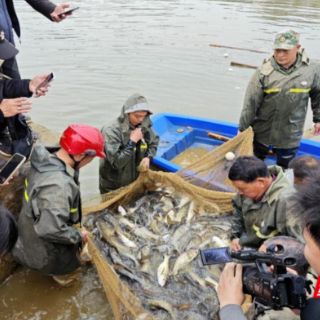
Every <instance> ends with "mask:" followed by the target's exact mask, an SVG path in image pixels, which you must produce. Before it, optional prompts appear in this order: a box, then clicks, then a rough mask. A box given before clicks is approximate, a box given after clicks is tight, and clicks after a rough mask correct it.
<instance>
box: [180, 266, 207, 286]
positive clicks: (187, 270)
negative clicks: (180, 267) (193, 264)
mask: <svg viewBox="0 0 320 320" xmlns="http://www.w3.org/2000/svg"><path fill="white" fill-rule="evenodd" d="M185 271H186V273H187V274H189V275H190V276H191V278H192V279H193V280H195V281H197V282H198V283H199V284H200V286H201V287H204V286H205V285H206V282H205V280H203V279H202V278H201V277H200V276H198V275H197V274H196V273H195V272H194V271H192V270H191V268H187V269H186V270H185Z"/></svg>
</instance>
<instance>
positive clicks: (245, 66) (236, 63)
mask: <svg viewBox="0 0 320 320" xmlns="http://www.w3.org/2000/svg"><path fill="white" fill-rule="evenodd" d="M230 66H233V67H239V68H248V69H258V68H259V67H257V66H252V65H250V64H244V63H239V62H234V61H231V62H230Z"/></svg>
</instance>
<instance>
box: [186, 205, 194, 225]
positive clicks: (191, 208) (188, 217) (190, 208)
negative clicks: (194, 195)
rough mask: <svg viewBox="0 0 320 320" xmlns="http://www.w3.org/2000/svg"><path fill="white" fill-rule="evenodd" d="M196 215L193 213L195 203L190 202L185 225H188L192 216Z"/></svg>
mask: <svg viewBox="0 0 320 320" xmlns="http://www.w3.org/2000/svg"><path fill="white" fill-rule="evenodd" d="M195 214H196V212H195V203H194V202H193V201H192V202H191V204H190V207H189V210H188V215H187V224H190V223H191V221H192V219H193V218H194V215H195Z"/></svg>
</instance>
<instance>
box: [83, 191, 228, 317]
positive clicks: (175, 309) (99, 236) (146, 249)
mask: <svg viewBox="0 0 320 320" xmlns="http://www.w3.org/2000/svg"><path fill="white" fill-rule="evenodd" d="M215 208H216V207H215V205H214V204H213V205H212V207H210V206H209V207H208V206H207V207H202V206H201V205H199V204H197V203H196V202H195V201H193V200H190V199H189V198H187V197H185V196H183V195H182V194H180V193H179V192H177V191H176V190H174V188H172V187H166V188H161V187H160V188H158V189H157V190H156V191H153V192H148V193H147V194H146V195H144V196H142V197H141V198H140V199H138V200H137V201H135V202H133V203H130V204H128V205H127V206H119V208H118V210H117V211H118V212H111V211H109V210H108V209H106V210H103V211H100V212H96V213H94V214H90V215H87V216H86V221H85V222H84V225H85V227H86V228H87V229H88V230H90V231H91V233H92V234H93V235H94V236H95V240H94V243H95V245H96V246H97V248H98V250H99V251H100V252H101V254H102V255H103V256H104V258H105V259H106V260H107V262H108V263H109V265H110V266H112V267H113V268H114V270H115V271H116V272H117V274H118V275H119V277H120V279H121V280H122V281H123V282H124V283H126V284H127V287H128V288H129V289H130V291H131V292H132V293H133V294H134V295H135V296H136V297H138V298H139V299H140V301H141V304H142V306H143V307H144V308H145V309H146V310H147V311H148V312H150V313H152V314H153V315H154V317H155V318H157V319H179V320H180V319H181V320H188V319H189V320H191V319H192V320H208V319H219V318H218V315H217V312H218V310H219V303H218V299H217V293H216V288H217V285H218V281H219V280H218V279H219V276H220V274H221V270H222V268H223V266H222V265H212V266H203V264H202V262H201V257H200V254H199V249H205V248H214V247H221V246H229V244H230V242H229V240H228V234H229V233H230V228H231V222H230V216H225V217H223V216H220V215H219V214H217V213H215V212H214V210H215V211H216V209H215ZM210 210H211V212H210Z"/></svg>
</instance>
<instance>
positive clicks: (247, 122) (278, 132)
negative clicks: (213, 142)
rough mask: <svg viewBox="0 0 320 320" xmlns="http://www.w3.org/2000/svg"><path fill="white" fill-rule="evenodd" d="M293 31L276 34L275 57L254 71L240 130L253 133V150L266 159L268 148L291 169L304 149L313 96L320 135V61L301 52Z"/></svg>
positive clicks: (314, 112)
mask: <svg viewBox="0 0 320 320" xmlns="http://www.w3.org/2000/svg"><path fill="white" fill-rule="evenodd" d="M300 47H301V45H300V44H299V34H298V33H297V32H295V31H294V30H286V31H283V32H279V33H278V34H276V36H275V41H274V55H273V56H272V57H271V58H270V59H269V60H268V61H267V62H265V63H264V64H263V65H262V67H260V68H259V69H258V70H257V71H256V72H255V73H254V75H253V77H252V78H251V80H250V83H249V85H248V88H247V91H246V95H245V99H244V105H243V109H242V112H241V116H240V121H239V131H241V132H242V131H244V130H245V129H247V128H248V127H249V126H252V127H253V131H254V135H255V137H254V154H255V155H256V156H257V157H258V158H260V159H262V160H264V159H265V157H266V155H267V154H268V150H273V152H274V153H275V154H276V155H277V164H278V165H279V166H282V167H283V168H288V163H289V162H290V160H292V159H293V158H294V157H295V155H296V153H297V150H298V148H299V145H300V140H301V137H302V133H303V127H304V122H305V119H306V114H307V109H308V101H309V98H311V108H312V111H313V122H314V123H315V124H314V128H315V131H314V134H315V135H319V134H320V65H319V63H318V62H317V61H314V60H311V59H309V58H308V56H307V54H306V52H305V51H304V50H302V51H301V52H300V51H299V50H300Z"/></svg>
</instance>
